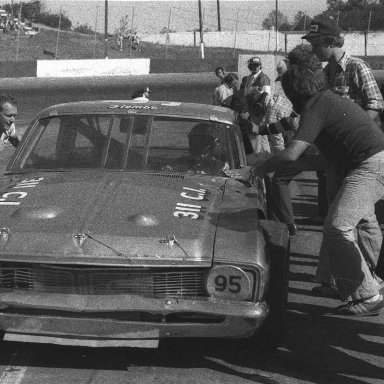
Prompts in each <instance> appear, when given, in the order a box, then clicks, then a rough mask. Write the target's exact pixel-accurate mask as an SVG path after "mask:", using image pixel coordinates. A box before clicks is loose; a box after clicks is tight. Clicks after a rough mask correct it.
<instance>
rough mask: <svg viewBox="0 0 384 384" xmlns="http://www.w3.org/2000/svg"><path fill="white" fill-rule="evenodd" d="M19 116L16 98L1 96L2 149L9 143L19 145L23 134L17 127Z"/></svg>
mask: <svg viewBox="0 0 384 384" xmlns="http://www.w3.org/2000/svg"><path fill="white" fill-rule="evenodd" d="M16 116H17V102H16V99H15V98H13V97H12V96H10V95H2V96H0V150H3V149H4V148H6V147H7V146H9V145H12V146H13V147H17V146H18V145H19V143H20V140H21V136H20V135H19V134H18V132H17V130H16V127H15V119H16Z"/></svg>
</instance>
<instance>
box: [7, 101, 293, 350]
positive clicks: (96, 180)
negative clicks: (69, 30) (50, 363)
mask: <svg viewBox="0 0 384 384" xmlns="http://www.w3.org/2000/svg"><path fill="white" fill-rule="evenodd" d="M245 164H246V159H245V153H244V146H243V141H242V135H241V131H240V128H239V126H238V124H237V121H236V114H234V113H233V112H232V111H230V110H228V109H225V108H221V107H215V106H210V105H200V104H188V103H179V102H147V103H135V102H134V101H132V100H128V101H124V100H123V101H93V102H76V103H67V104H60V105H55V106H52V107H49V108H47V109H45V110H43V111H42V112H40V113H39V114H38V116H37V118H36V119H35V120H34V121H33V122H32V123H31V125H30V127H29V128H28V130H27V131H26V133H25V135H24V137H23V140H22V142H21V144H20V145H19V147H18V148H17V150H16V152H15V154H14V156H13V157H12V159H11V160H10V162H9V164H8V167H7V170H6V172H5V174H4V175H3V176H2V177H1V178H0V210H1V214H0V291H1V294H0V330H1V331H2V332H3V333H4V339H5V340H14V341H24V342H41V343H56V344H62V345H88V346H101V347H104V346H114V347H115V346H138V347H156V346H157V345H158V343H159V340H161V339H167V338H168V339H169V338H220V339H238V340H239V341H240V342H242V343H245V344H247V345H252V346H254V348H255V349H261V350H262V349H270V348H272V349H273V348H275V347H276V346H277V345H278V343H279V339H280V336H281V335H282V332H283V329H284V323H285V321H284V320H285V312H286V302H287V274H288V264H289V234H288V231H287V228H286V226H284V225H282V224H279V223H275V222H272V221H269V220H267V219H266V197H265V192H264V188H263V183H262V181H261V180H258V182H257V183H256V185H249V184H247V183H243V182H240V181H237V180H234V179H230V178H228V177H226V175H225V173H224V172H223V170H224V169H234V168H240V167H241V166H244V165H245Z"/></svg>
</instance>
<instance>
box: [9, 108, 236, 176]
mask: <svg viewBox="0 0 384 384" xmlns="http://www.w3.org/2000/svg"><path fill="white" fill-rule="evenodd" d="M33 129H34V131H33V134H32V135H31V138H30V141H29V143H30V142H31V141H32V143H31V144H30V145H27V146H25V149H24V153H22V154H21V156H20V157H19V160H18V162H17V163H16V164H15V167H16V168H17V169H19V170H21V171H27V172H29V171H34V170H66V169H113V170H129V171H146V172H171V173H172V172H175V173H203V174H204V173H206V174H213V175H221V174H223V170H224V169H227V168H236V167H239V155H238V152H237V150H236V141H235V137H234V133H233V129H232V126H231V125H229V124H224V123H218V122H212V121H204V120H196V119H186V118H181V117H174V116H153V115H126V114H125V115H118V114H116V115H110V114H109V115H95V114H89V115H65V116H53V117H49V118H44V119H41V120H40V121H38V123H37V125H35V126H34V128H33Z"/></svg>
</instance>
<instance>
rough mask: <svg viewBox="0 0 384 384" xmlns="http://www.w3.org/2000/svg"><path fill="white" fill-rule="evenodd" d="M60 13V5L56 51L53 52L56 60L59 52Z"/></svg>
mask: <svg viewBox="0 0 384 384" xmlns="http://www.w3.org/2000/svg"><path fill="white" fill-rule="evenodd" d="M61 14H62V9H61V7H60V16H59V29H58V30H57V40H56V52H55V57H56V60H57V59H58V58H59V57H58V54H59V37H60V28H61Z"/></svg>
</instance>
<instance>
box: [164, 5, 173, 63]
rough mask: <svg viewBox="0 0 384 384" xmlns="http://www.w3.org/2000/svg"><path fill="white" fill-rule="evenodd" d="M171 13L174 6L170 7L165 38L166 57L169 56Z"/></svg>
mask: <svg viewBox="0 0 384 384" xmlns="http://www.w3.org/2000/svg"><path fill="white" fill-rule="evenodd" d="M171 14H172V8H171V7H169V15H168V23H167V37H166V40H165V58H166V59H167V58H168V44H169V28H170V27H171Z"/></svg>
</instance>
